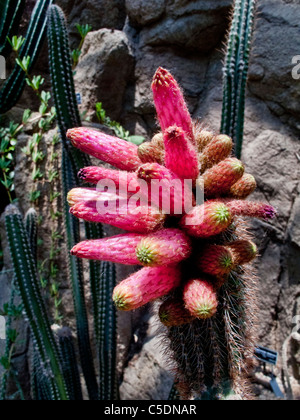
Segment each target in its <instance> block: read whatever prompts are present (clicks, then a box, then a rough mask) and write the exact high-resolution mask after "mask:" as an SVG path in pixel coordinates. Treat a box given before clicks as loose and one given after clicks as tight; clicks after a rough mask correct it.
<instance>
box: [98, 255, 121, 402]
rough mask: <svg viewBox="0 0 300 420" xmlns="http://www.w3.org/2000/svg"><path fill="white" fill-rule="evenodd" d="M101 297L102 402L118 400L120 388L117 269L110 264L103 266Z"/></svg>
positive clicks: (99, 343) (100, 351)
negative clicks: (115, 296)
mask: <svg viewBox="0 0 300 420" xmlns="http://www.w3.org/2000/svg"><path fill="white" fill-rule="evenodd" d="M101 272H102V276H101V280H100V295H99V302H98V305H99V308H100V310H99V338H98V343H97V346H98V357H99V366H100V386H99V398H100V400H118V399H119V387H118V376H117V370H116V360H117V313H116V312H117V311H116V308H115V305H114V304H113V301H112V299H111V296H112V293H113V290H114V288H115V287H116V267H115V265H114V264H112V263H110V262H103V263H102V264H101Z"/></svg>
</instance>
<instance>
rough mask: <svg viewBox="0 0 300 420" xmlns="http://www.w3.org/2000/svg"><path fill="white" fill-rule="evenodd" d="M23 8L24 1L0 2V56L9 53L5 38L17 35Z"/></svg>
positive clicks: (3, 0) (10, 0)
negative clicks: (0, 13) (0, 14)
mask: <svg viewBox="0 0 300 420" xmlns="http://www.w3.org/2000/svg"><path fill="white" fill-rule="evenodd" d="M24 8H25V0H17V2H16V1H12V0H1V2H0V9H1V11H2V16H1V20H0V54H1V55H4V56H6V55H7V54H8V53H9V51H10V45H9V42H8V40H7V38H9V39H10V38H11V37H12V36H13V35H15V34H16V33H17V29H18V26H19V23H20V20H21V16H22V13H23V11H24Z"/></svg>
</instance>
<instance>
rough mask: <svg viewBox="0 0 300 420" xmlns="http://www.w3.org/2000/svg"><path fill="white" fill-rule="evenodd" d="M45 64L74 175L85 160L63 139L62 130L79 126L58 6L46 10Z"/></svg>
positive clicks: (63, 27)
mask: <svg viewBox="0 0 300 420" xmlns="http://www.w3.org/2000/svg"><path fill="white" fill-rule="evenodd" d="M48 43H49V66H50V75H51V84H52V90H53V98H54V104H55V108H56V114H57V123H58V127H59V131H60V135H61V139H62V142H63V146H64V147H65V148H66V150H67V151H68V155H69V158H70V159H71V163H72V169H73V172H74V174H77V172H78V171H79V169H80V168H81V167H82V166H83V165H88V164H89V159H87V157H86V156H85V155H84V154H82V153H80V151H78V150H76V149H74V148H73V147H72V146H71V145H70V143H69V142H68V140H67V138H66V131H67V130H68V129H69V128H72V127H78V126H80V125H81V121H80V115H79V110H78V106H77V101H76V94H75V88H74V80H73V70H72V60H71V54H70V47H69V38H68V32H67V27H66V21H65V16H64V13H63V11H62V10H61V8H60V7H58V6H55V5H53V6H51V7H49V10H48Z"/></svg>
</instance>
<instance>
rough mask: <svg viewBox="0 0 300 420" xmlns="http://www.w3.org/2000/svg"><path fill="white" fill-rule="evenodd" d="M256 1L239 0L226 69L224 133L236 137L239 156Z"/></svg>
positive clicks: (235, 10) (234, 138)
mask: <svg viewBox="0 0 300 420" xmlns="http://www.w3.org/2000/svg"><path fill="white" fill-rule="evenodd" d="M255 4H256V0H236V2H235V8H234V14H233V19H232V25H231V30H230V34H229V37H228V38H229V42H228V48H227V55H226V60H225V66H224V98H223V114H222V125H221V132H222V133H224V134H228V135H229V136H230V137H232V138H233V140H234V144H235V152H236V156H237V157H238V158H240V156H241V152H242V144H243V134H244V133H243V131H244V116H245V92H246V82H247V76H248V68H249V59H250V50H251V41H252V33H253V23H254V10H255Z"/></svg>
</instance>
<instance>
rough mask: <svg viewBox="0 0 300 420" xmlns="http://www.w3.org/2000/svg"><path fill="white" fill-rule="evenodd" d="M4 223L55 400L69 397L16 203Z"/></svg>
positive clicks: (7, 212)
mask: <svg viewBox="0 0 300 420" xmlns="http://www.w3.org/2000/svg"><path fill="white" fill-rule="evenodd" d="M5 226H6V232H7V237H8V242H9V247H10V253H11V257H12V261H13V266H14V271H15V278H16V282H17V285H18V288H19V291H20V295H21V298H22V303H23V305H24V310H25V313H26V316H27V318H28V320H29V323H30V327H31V331H32V334H33V337H34V341H35V343H36V346H37V348H38V351H39V356H40V358H41V360H42V361H43V364H44V366H45V368H47V370H48V372H49V376H50V377H51V392H52V399H54V400H56V399H60V400H68V393H67V389H66V385H65V381H64V378H63V374H62V368H61V362H62V359H61V354H60V352H59V349H58V347H57V344H56V341H55V338H54V335H53V332H52V330H51V327H50V322H49V319H48V315H47V312H46V308H45V305H44V302H43V299H42V296H41V291H40V286H39V280H38V276H37V271H36V264H35V261H34V259H33V256H32V253H31V249H30V245H29V241H28V237H27V234H26V231H25V228H24V225H23V221H22V218H21V215H20V213H19V211H18V210H17V208H16V207H15V206H9V207H8V208H7V210H6V214H5Z"/></svg>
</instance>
